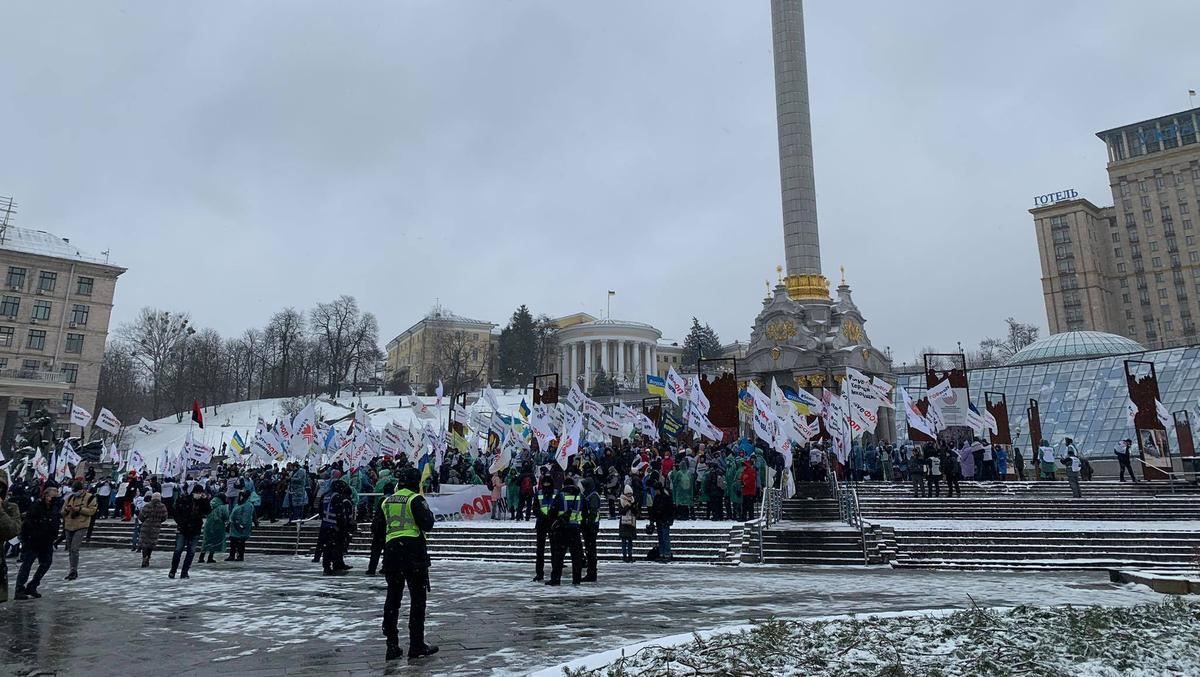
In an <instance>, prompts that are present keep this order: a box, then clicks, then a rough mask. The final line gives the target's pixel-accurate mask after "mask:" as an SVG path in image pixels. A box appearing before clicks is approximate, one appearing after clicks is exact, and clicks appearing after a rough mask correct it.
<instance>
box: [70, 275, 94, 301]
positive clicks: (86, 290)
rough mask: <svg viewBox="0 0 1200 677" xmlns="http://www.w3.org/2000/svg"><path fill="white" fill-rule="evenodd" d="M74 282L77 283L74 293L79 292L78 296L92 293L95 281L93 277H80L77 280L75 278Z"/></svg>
mask: <svg viewBox="0 0 1200 677" xmlns="http://www.w3.org/2000/svg"><path fill="white" fill-rule="evenodd" d="M76 282H77V283H78V284H77V285H76V287H75V293H76V294H79V295H80V296H91V295H92V285H93V284H95V282H96V280H95V279H94V278H90V277H80V278H79V279H78V280H76Z"/></svg>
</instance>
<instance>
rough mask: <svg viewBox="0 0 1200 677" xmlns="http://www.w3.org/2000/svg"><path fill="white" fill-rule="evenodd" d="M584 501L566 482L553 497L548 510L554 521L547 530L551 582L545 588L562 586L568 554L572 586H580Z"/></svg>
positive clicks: (568, 482) (574, 486) (575, 487)
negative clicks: (581, 527) (569, 555)
mask: <svg viewBox="0 0 1200 677" xmlns="http://www.w3.org/2000/svg"><path fill="white" fill-rule="evenodd" d="M582 504H583V499H582V498H581V497H580V495H579V487H578V486H576V484H575V482H574V480H571V479H567V480H566V481H564V482H563V488H562V490H561V491H559V492H558V495H557V496H555V497H554V503H553V505H552V506H551V508H550V517H551V519H552V520H553V523H552V526H551V527H550V580H548V581H546V585H560V584H561V583H562V570H563V559H564V558H565V556H566V553H567V551H568V550H570V551H571V583H572V584H574V585H579V582H580V580H581V579H582V578H583V543H582V541H581V540H580V524H581V521H582V519H583V505H582Z"/></svg>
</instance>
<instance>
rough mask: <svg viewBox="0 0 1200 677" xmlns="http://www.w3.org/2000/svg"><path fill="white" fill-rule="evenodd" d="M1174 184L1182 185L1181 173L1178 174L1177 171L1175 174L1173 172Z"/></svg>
mask: <svg viewBox="0 0 1200 677" xmlns="http://www.w3.org/2000/svg"><path fill="white" fill-rule="evenodd" d="M1175 185H1176V186H1182V185H1183V174H1179V173H1176V174H1175Z"/></svg>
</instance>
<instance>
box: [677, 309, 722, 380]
mask: <svg viewBox="0 0 1200 677" xmlns="http://www.w3.org/2000/svg"><path fill="white" fill-rule="evenodd" d="M720 355H721V339H720V338H718V337H717V332H715V331H713V328H712V327H710V326H708V325H707V324H706V325H704V326H700V320H697V319H696V318H694V317H693V318H692V329H691V331H689V332H688V335H687V338H685V339H683V356H682V357H680V360H679V361H680V365H681V366H682V367H684V368H689V369H690V368H691V367H694V366H695V365H696V360H698V359H699V358H701V357H705V358H712V357H719V356H720Z"/></svg>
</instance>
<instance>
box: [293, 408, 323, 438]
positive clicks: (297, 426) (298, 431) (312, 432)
mask: <svg viewBox="0 0 1200 677" xmlns="http://www.w3.org/2000/svg"><path fill="white" fill-rule="evenodd" d="M296 436H301V437H303V438H304V439H305V440H306V441H307V442H309V443H310V444H311V443H313V442H315V441H316V439H317V401H316V400H310V401H309V403H308V404H306V405H304V408H303V409H301V410H300V413H298V414H296V418H294V419H292V437H293V440H292V441H293V442H294V441H295V439H294V438H295V437H296Z"/></svg>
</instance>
